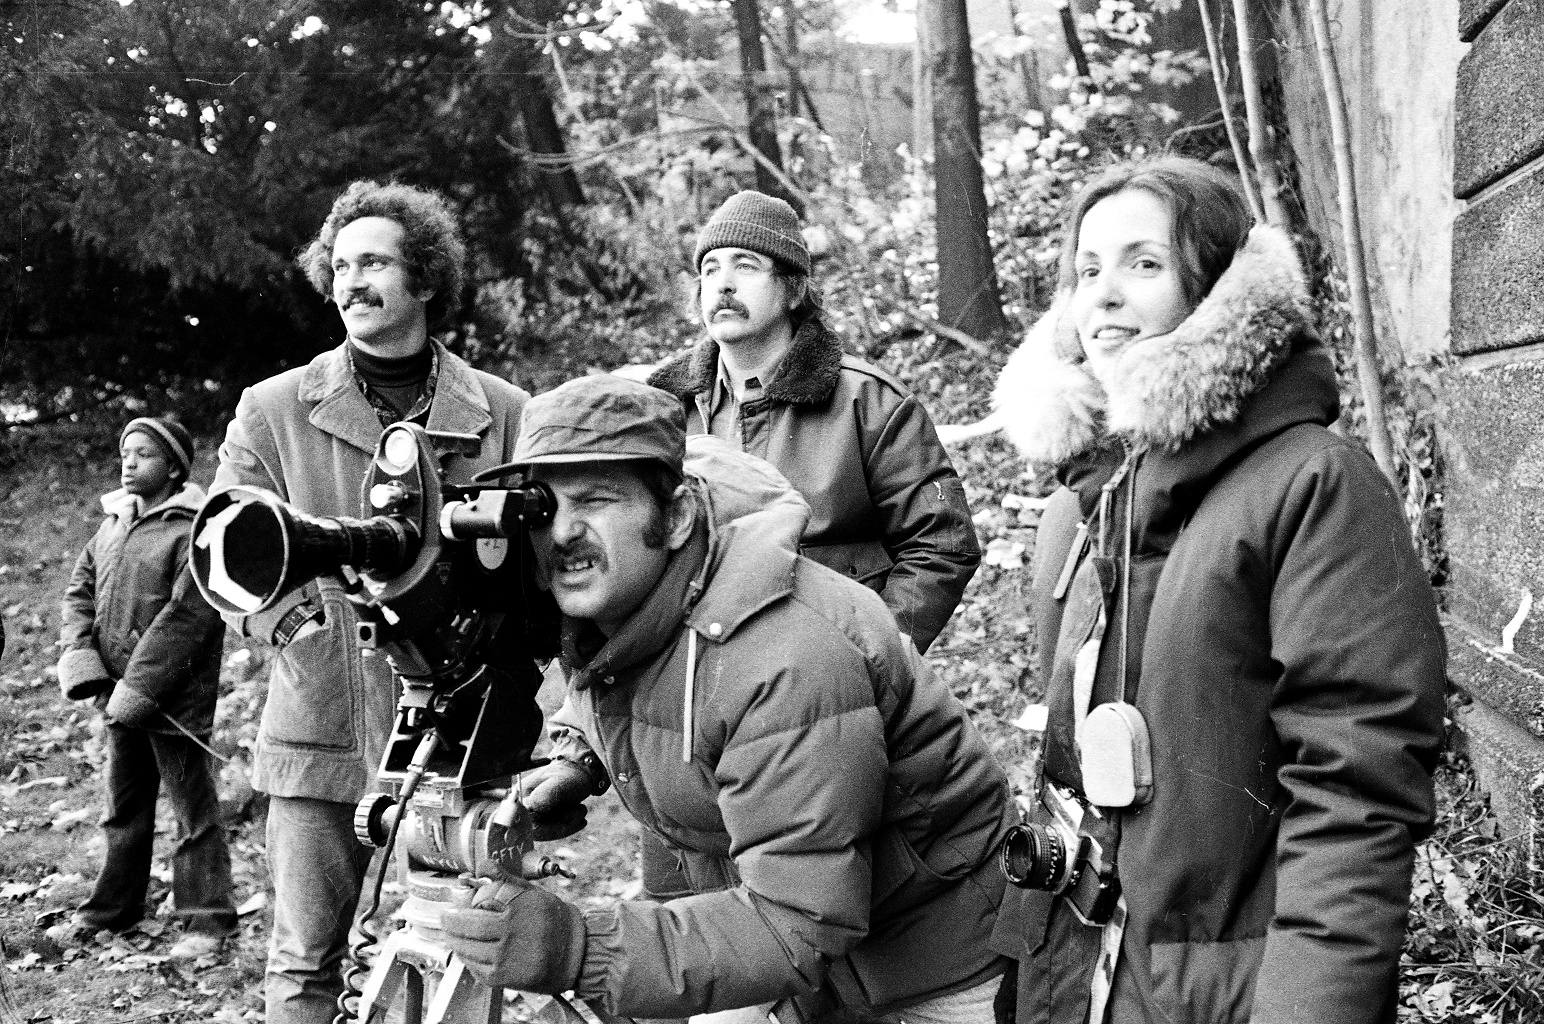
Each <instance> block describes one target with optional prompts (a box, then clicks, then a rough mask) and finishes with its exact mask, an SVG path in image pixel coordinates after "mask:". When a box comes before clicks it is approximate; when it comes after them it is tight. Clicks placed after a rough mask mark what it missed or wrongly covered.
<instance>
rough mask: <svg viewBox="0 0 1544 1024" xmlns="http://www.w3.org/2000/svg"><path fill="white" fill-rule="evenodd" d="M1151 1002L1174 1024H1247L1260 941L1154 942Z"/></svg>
mask: <svg viewBox="0 0 1544 1024" xmlns="http://www.w3.org/2000/svg"><path fill="white" fill-rule="evenodd" d="M1148 950H1149V952H1150V954H1151V956H1152V980H1153V989H1152V991H1153V1002H1154V1003H1156V1004H1157V1005H1158V1007H1159V1009H1161V1010H1162V1011H1163V1012H1164V1013H1166V1014H1168V1017H1169V1019H1170V1020H1172V1021H1174V1022H1175V1024H1188V1022H1191V1021H1195V1022H1198V1024H1248V1022H1249V1014H1250V1010H1251V1008H1252V1007H1253V1004H1254V989H1255V977H1256V975H1258V974H1259V972H1260V960H1261V958H1262V957H1263V956H1264V955H1265V937H1264V936H1263V935H1262V936H1260V937H1258V938H1253V939H1238V940H1235V941H1232V942H1159V943H1154V944H1153V945H1151V946H1149V947H1148Z"/></svg>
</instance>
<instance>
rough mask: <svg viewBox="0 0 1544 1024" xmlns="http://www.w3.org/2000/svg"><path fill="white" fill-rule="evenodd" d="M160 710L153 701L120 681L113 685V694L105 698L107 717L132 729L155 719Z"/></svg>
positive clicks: (142, 726)
mask: <svg viewBox="0 0 1544 1024" xmlns="http://www.w3.org/2000/svg"><path fill="white" fill-rule="evenodd" d="M160 711H161V709H160V708H158V707H156V703H155V701H153V700H151V699H150V698H149V697H146V696H145V695H144V694H143V693H141V692H140V691H138V690H136V689H134V687H132V686H125V685H124V684H122V683H119V684H118V685H117V686H115V687H113V695H112V696H111V697H109V698H107V717H108V718H111V719H112V720H113V721H115V722H117V723H118V724H119V725H126V726H129V727H130V728H133V729H143V728H144V727H145V726H147V725H149V724H150V723H151V722H153V721H155V720H156V718H157V717H158V716H159V714H160Z"/></svg>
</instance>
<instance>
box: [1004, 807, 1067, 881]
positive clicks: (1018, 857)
mask: <svg viewBox="0 0 1544 1024" xmlns="http://www.w3.org/2000/svg"><path fill="white" fill-rule="evenodd" d="M1000 864H1001V867H1002V871H1003V874H1004V875H1005V876H1006V877H1007V879H1008V881H1010V882H1012V883H1013V884H1014V885H1016V886H1018V887H1019V888H1020V889H1044V890H1046V891H1048V892H1058V891H1060V890H1061V888H1062V886H1063V885H1064V884H1065V883H1066V880H1067V844H1066V842H1065V841H1064V840H1063V839H1062V836H1061V834H1060V833H1059V832H1057V831H1056V830H1055V829H1052V828H1047V827H1046V826H1044V825H1035V824H1026V825H1015V826H1013V827H1012V828H1010V829H1009V830H1008V835H1007V836H1006V837H1005V838H1004V839H1003V848H1002V858H1001V862H1000Z"/></svg>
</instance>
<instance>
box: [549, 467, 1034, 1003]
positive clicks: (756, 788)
mask: <svg viewBox="0 0 1544 1024" xmlns="http://www.w3.org/2000/svg"><path fill="white" fill-rule="evenodd" d="M690 444H691V447H690V451H691V452H693V453H697V454H696V455H694V457H693V458H691V459H689V460H688V464H687V467H688V474H689V478H690V479H691V480H692V481H693V486H694V488H695V489H696V494H697V498H698V501H699V509H700V511H701V512H702V514H701V515H700V516H699V526H698V530H697V533H696V534H695V535H694V537H693V539H692V540H691V541H690V542H688V544H687V545H686V547H684V548H683V549H682V550H681V551H680V552H677V553H676V554H675V555H674V556H673V557H672V560H671V562H670V563H669V565H668V566H667V568H666V572H665V577H664V579H663V580H662V581H661V583H660V585H659V586H658V587H657V588H656V589H655V591H654V592H653V593H652V595H651V597H650V599H649V600H648V602H647V603H646V604H645V605H644V606H643V607H642V608H640V609H639V610H638V611H637V612H636V613H635V614H634V615H633V616H632V617H631V618H630V619H629V620H628V621H627V622H626V623H625V624H624V625H623V626H622V627H621V628H619V629H618V630H617V631H616V632H615V633H614V634H613V635H612V636H611V637H610V638H609V640H605V641H604V643H603V644H601V645H600V646H599V647H598V649H595V648H596V644H597V643H599V640H598V633H594V632H593V627H590V633H586V627H587V626H589V624H587V623H583V622H575V621H573V620H567V621H566V622H565V649H566V653H565V663H566V665H567V667H568V669H569V672H570V679H569V683H570V689H569V696H568V700H567V702H566V703H565V705H564V708H563V709H562V711H561V712H560V714H559V715H558V716H556V717H555V719H554V732H555V734H556V737H557V741H558V742H557V751H556V752H557V753H559V754H561V753H563V752H564V750H565V744H567V743H569V742H573V741H577V740H579V739H581V737H582V740H583V741H586V742H587V744H588V747H592V748H593V749H594V751H595V752H596V753H597V754H598V755H599V756H600V758H601V760H602V762H603V763H604V765H605V768H606V769H607V771H608V772H609V773H610V776H611V779H612V780H613V782H614V783H615V785H616V789H617V792H618V794H619V795H620V796H621V798H622V800H623V802H624V803H625V804H626V806H627V808H628V810H629V811H631V812H632V813H633V814H634V815H635V816H636V817H637V818H638V820H639V821H640V822H641V823H642V824H643V826H644V827H645V828H646V829H648V830H649V831H650V832H652V833H653V834H655V835H656V836H658V837H659V838H660V839H661V840H662V841H663V842H664V844H665V845H666V846H667V847H668V848H670V849H671V850H673V851H674V852H675V854H676V856H677V857H678V859H679V863H680V865H681V868H682V871H683V873H684V874H685V876H686V878H687V880H688V882H689V884H690V886H691V888H692V889H693V891H694V892H695V893H696V894H695V895H690V896H686V897H683V898H680V899H676V900H673V901H670V902H668V903H654V902H644V901H630V902H624V903H621V904H619V905H617V906H616V907H615V908H614V909H607V910H600V911H590V912H588V913H587V915H586V916H587V930H588V938H587V940H586V948H585V956H584V968H583V972H582V977H581V980H580V984H579V986H578V991H579V993H580V994H581V995H584V996H586V997H595V998H600V999H602V1000H604V1002H605V1004H606V1005H607V1006H608V1007H609V1008H610V1009H611V1010H612V1011H613V1012H617V1013H623V1014H627V1015H630V1016H639V1017H670V1016H680V1015H685V1014H688V1013H696V1012H702V1011H708V1010H718V1009H725V1008H731V1007H738V1006H746V1005H751V1004H755V1003H760V1002H771V1001H774V1000H778V999H782V998H785V997H790V996H797V997H804V998H806V999H808V1000H810V1004H809V1005H811V1006H814V1005H816V1004H820V1003H828V1002H829V1001H830V1000H835V1001H839V1002H840V1003H842V1004H844V1005H846V1006H848V1007H851V1008H854V1009H859V1010H865V1009H867V1010H883V1009H885V1008H888V1007H892V1006H898V1005H905V1004H907V1003H913V1002H917V1001H920V1000H922V999H925V998H928V997H931V996H933V995H939V994H943V993H947V992H950V991H955V990H958V989H961V988H964V987H967V986H969V985H971V984H976V983H980V982H982V981H985V980H987V979H989V978H990V977H992V976H993V974H994V973H996V972H998V971H1000V970H1002V967H1003V965H1004V963H1005V961H1002V960H1001V958H999V957H998V956H997V955H996V954H995V953H994V952H993V951H992V950H991V949H989V948H988V944H987V943H988V936H989V934H990V932H991V928H992V921H993V918H994V915H995V911H996V905H997V902H998V900H999V899H1000V897H1001V893H1002V886H1003V882H1002V878H1001V875H1000V874H999V872H998V870H997V868H996V865H995V861H994V858H993V853H994V850H995V849H996V847H997V845H998V843H999V841H1000V839H1001V836H1002V834H1003V832H1004V830H1005V828H1006V826H1007V823H1008V821H1009V819H1010V818H1011V812H1010V810H1009V796H1008V788H1007V782H1006V779H1005V777H1004V775H1003V772H1002V770H1001V769H1000V768H999V767H998V766H997V765H996V764H995V763H994V762H993V760H992V757H991V755H990V753H989V752H988V750H987V747H986V745H985V743H984V742H983V740H982V739H981V737H980V735H979V734H978V733H977V732H976V730H975V728H974V727H973V726H972V725H971V723H970V721H969V719H968V718H967V716H966V714H965V710H964V708H963V707H962V706H961V705H960V704H959V702H958V701H956V700H955V699H954V697H953V696H952V695H951V694H950V693H949V692H948V690H947V689H946V688H945V687H944V686H943V685H942V684H941V683H939V681H938V680H937V679H936V678H934V677H933V675H932V674H931V673H930V671H929V669H928V668H927V666H926V663H924V662H923V661H922V660H921V659H920V657H919V656H918V654H917V652H916V650H915V648H914V647H913V646H912V645H911V644H910V643H908V642H906V641H905V640H904V639H903V638H902V637H901V635H900V634H899V633H898V632H897V631H896V629H895V625H894V621H893V619H892V618H891V616H890V613H889V611H888V610H887V609H886V608H885V606H884V604H883V602H882V601H880V599H879V598H878V597H877V596H876V595H874V594H873V593H872V592H871V591H869V590H867V589H865V588H864V587H861V586H858V585H857V584H855V583H853V582H852V581H851V580H848V579H845V578H843V577H842V576H840V575H838V574H836V573H834V572H832V571H831V570H829V569H826V568H825V567H823V566H820V565H818V564H816V563H815V562H812V561H810V560H808V559H806V558H801V557H800V556H799V553H798V538H799V536H800V533H801V532H802V530H803V527H804V521H805V518H806V517H807V516H808V514H809V513H808V508H807V506H806V504H805V502H804V501H803V499H802V498H800V497H799V496H798V495H797V494H796V493H795V492H794V491H793V490H792V489H791V488H790V487H789V485H788V484H787V482H786V481H785V480H783V479H782V478H781V477H780V476H779V475H778V474H777V473H776V472H775V471H774V470H773V469H772V468H771V467H770V466H768V465H767V464H766V463H763V462H761V461H760V460H757V459H754V458H752V457H750V456H747V455H745V454H743V453H741V452H736V451H731V450H729V448H728V447H727V446H724V445H722V444H720V443H718V442H716V441H715V440H714V439H712V438H693V439H692V440H691V443H690ZM704 520H706V521H708V522H711V523H712V524H713V525H711V527H710V526H708V525H707V524H706V523H705V522H704ZM586 636H589V638H590V641H591V642H590V643H588V644H587V643H586V642H585V641H584V638H585V637H586ZM692 637H695V640H693V639H691V638H692ZM692 653H695V655H696V659H697V660H696V667H695V687H694V692H695V697H694V700H693V703H692V715H691V721H692V726H691V731H690V736H691V745H692V757H691V760H690V763H684V762H683V760H682V744H683V731H684V723H685V721H686V715H685V710H684V705H683V701H684V699H685V678H686V671H687V659H688V657H689V656H690V655H691V654H692Z"/></svg>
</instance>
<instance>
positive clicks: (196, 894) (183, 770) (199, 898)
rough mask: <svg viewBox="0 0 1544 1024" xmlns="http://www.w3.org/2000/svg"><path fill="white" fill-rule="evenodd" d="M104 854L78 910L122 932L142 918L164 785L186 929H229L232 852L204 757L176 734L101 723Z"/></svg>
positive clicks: (175, 888) (176, 889) (176, 894)
mask: <svg viewBox="0 0 1544 1024" xmlns="http://www.w3.org/2000/svg"><path fill="white" fill-rule="evenodd" d="M106 741H107V813H106V814H105V815H104V817H103V819H102V831H103V832H104V833H106V836H107V856H106V858H105V861H104V863H103V864H102V872H101V874H99V875H97V880H96V885H95V887H94V888H93V889H92V892H91V898H90V899H88V900H87V901H86V902H85V903H84V904H82V905H81V908H80V915H81V917H82V918H84V919H85V920H86V921H87V922H88V923H90V924H91V925H93V926H95V927H99V928H112V929H114V930H122V929H124V928H128V927H129V926H130V925H132V924H134V922H136V921H138V920H139V919H140V918H141V917H144V916H145V890H146V889H147V888H148V887H149V884H150V857H151V853H152V850H153V847H154V845H155V805H156V797H157V795H158V793H159V791H160V788H161V786H162V784H165V786H166V795H167V798H168V799H170V800H171V804H172V810H173V812H174V813H175V815H176V818H177V830H178V837H177V839H176V844H175V845H174V846H173V847H172V897H173V901H174V902H175V904H176V907H177V914H178V916H180V917H182V918H183V919H184V920H186V921H187V927H188V931H190V932H207V933H210V934H213V935H226V934H229V933H230V932H231V931H232V930H233V929H234V928H235V927H236V911H235V908H234V907H233V906H232V905H231V856H230V849H229V848H228V847H227V846H226V845H225V827H224V825H223V824H222V823H221V821H220V800H219V797H218V796H217V795H216V794H215V787H214V778H213V777H212V776H211V775H210V771H209V755H208V754H206V753H205V752H204V750H203V749H202V748H201V747H199V745H198V744H196V743H194V742H193V741H192V740H191V739H189V738H188V737H186V736H182V735H163V734H161V733H156V732H150V731H148V730H145V729H135V728H130V727H128V726H123V725H119V724H117V723H116V722H109V723H108V724H107V732H106Z"/></svg>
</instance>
